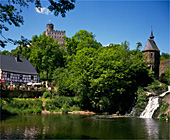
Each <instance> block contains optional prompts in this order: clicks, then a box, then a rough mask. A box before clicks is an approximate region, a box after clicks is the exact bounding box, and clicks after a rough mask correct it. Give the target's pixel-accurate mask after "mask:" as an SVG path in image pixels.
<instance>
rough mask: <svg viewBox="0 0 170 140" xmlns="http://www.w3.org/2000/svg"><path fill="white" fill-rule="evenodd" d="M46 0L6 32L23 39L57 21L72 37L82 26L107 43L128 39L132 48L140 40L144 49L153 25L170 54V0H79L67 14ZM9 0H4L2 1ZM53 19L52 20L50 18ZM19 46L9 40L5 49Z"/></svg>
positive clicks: (25, 12) (57, 27) (160, 44)
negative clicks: (57, 11) (55, 10)
mask: <svg viewBox="0 0 170 140" xmlns="http://www.w3.org/2000/svg"><path fill="white" fill-rule="evenodd" d="M41 1H42V7H43V9H42V10H41V11H42V12H38V11H37V10H36V8H35V6H34V4H30V6H29V7H28V8H22V9H23V13H22V15H23V17H24V25H21V26H20V27H15V26H8V27H9V31H8V32H4V31H3V35H4V36H5V37H7V38H13V39H20V38H21V35H23V36H24V37H26V38H28V39H30V40H31V38H32V36H33V35H40V34H42V33H43V32H44V31H45V30H46V25H47V24H49V23H53V24H54V30H65V31H66V36H67V37H72V36H73V35H74V34H76V32H78V31H79V30H87V31H89V32H92V33H93V34H95V36H96V37H95V39H96V40H97V41H98V42H100V43H101V44H102V45H103V46H105V45H107V44H109V43H113V44H120V43H121V42H124V41H128V42H129V44H130V45H129V47H130V49H131V50H132V49H135V48H136V46H137V44H136V43H137V42H141V43H142V49H144V46H145V44H146V42H147V39H149V37H150V34H151V26H152V28H153V34H154V36H155V38H154V40H155V42H156V44H157V46H158V48H159V50H160V52H161V53H162V52H164V53H169V54H170V42H169V39H170V33H169V26H170V24H169V17H170V15H169V14H170V9H169V6H170V2H169V0H161V1H158V0H150V1H147V0H140V1H137V0H131V1H129V0H124V1H122V0H120V1H118V0H86V1H85V0H77V1H76V3H75V9H73V10H71V11H68V12H67V13H66V17H64V18H63V17H61V16H60V15H59V16H57V17H56V16H54V15H53V14H52V13H50V12H49V11H48V10H47V7H48V5H49V3H48V1H47V0H41ZM3 2H7V0H1V3H3ZM49 20H51V21H49ZM16 47H17V46H14V45H12V44H8V45H7V46H6V47H5V48H0V50H1V51H3V50H8V51H11V50H12V49H15V48H16Z"/></svg>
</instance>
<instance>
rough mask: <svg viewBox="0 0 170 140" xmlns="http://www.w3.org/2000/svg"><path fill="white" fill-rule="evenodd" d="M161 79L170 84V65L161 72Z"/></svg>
mask: <svg viewBox="0 0 170 140" xmlns="http://www.w3.org/2000/svg"><path fill="white" fill-rule="evenodd" d="M160 80H161V82H163V83H165V84H168V85H170V66H169V67H168V69H167V70H165V72H164V73H162V74H161V77H160Z"/></svg>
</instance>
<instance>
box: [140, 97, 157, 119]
mask: <svg viewBox="0 0 170 140" xmlns="http://www.w3.org/2000/svg"><path fill="white" fill-rule="evenodd" d="M158 100H159V97H158V96H155V97H150V98H149V102H148V105H147V106H146V108H145V110H144V111H143V112H142V113H141V115H140V117H141V118H152V115H153V113H154V111H155V110H156V109H157V108H158V107H159V102H158Z"/></svg>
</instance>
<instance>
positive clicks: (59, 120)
mask: <svg viewBox="0 0 170 140" xmlns="http://www.w3.org/2000/svg"><path fill="white" fill-rule="evenodd" d="M61 138H69V139H77V138H79V139H81V138H82V139H90V138H91V139H93V138H94V139H96V138H98V139H169V138H170V137H169V123H166V122H160V121H157V120H153V119H141V118H110V119H97V118H95V117H91V116H82V115H73V114H71V115H69V114H68V115H60V114H55V115H34V116H33V115H32V116H16V117H12V118H10V119H7V120H3V121H1V127H0V139H61Z"/></svg>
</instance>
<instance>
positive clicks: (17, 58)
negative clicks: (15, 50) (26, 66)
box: [15, 54, 22, 62]
mask: <svg viewBox="0 0 170 140" xmlns="http://www.w3.org/2000/svg"><path fill="white" fill-rule="evenodd" d="M15 61H16V62H22V61H21V60H20V58H19V55H18V54H17V55H16V56H15Z"/></svg>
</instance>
